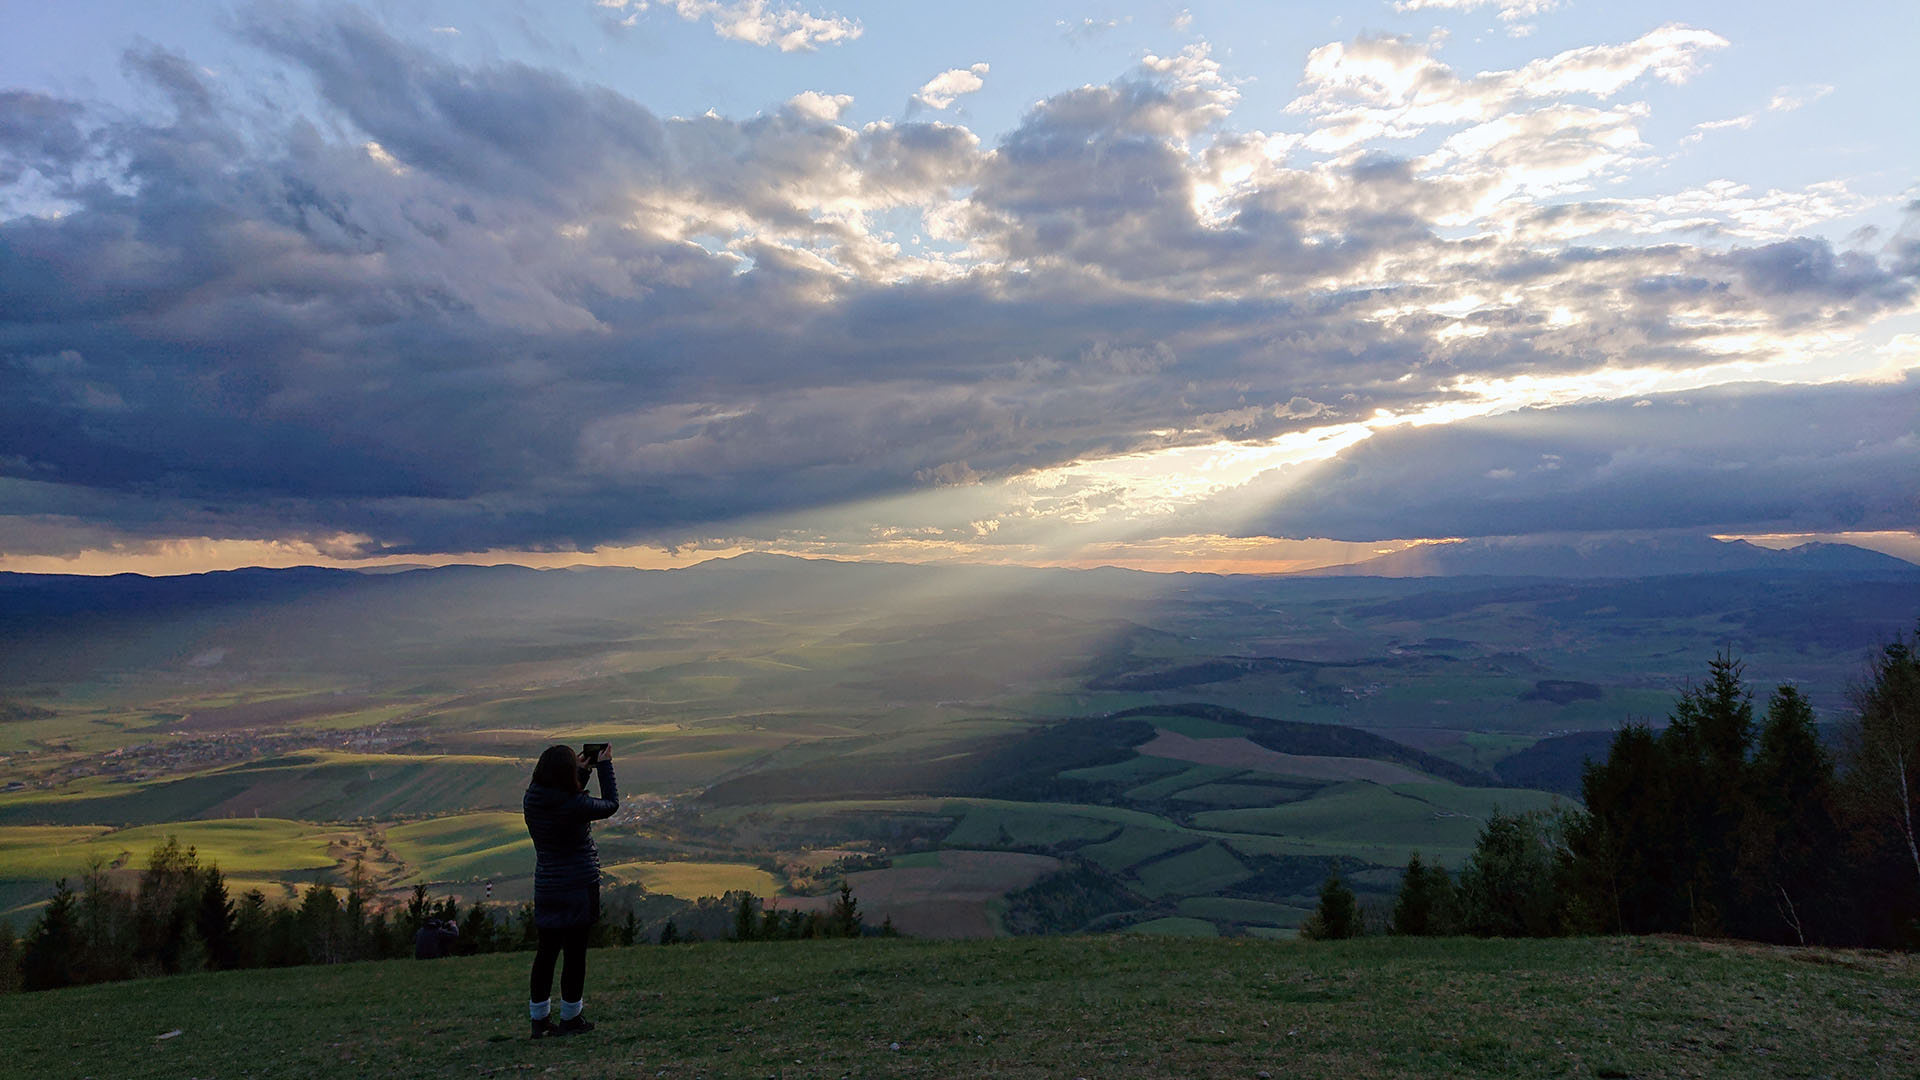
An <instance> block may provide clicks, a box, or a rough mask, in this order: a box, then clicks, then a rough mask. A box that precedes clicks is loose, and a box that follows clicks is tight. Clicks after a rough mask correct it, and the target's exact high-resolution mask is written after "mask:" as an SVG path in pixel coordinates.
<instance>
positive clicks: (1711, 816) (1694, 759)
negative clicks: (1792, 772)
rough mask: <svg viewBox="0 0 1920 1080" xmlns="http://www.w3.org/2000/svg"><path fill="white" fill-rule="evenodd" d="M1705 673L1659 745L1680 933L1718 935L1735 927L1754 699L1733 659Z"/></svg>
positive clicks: (1720, 660)
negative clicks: (1669, 808) (1672, 833)
mask: <svg viewBox="0 0 1920 1080" xmlns="http://www.w3.org/2000/svg"><path fill="white" fill-rule="evenodd" d="M1707 667H1708V677H1707V681H1706V682H1705V683H1704V684H1701V685H1696V686H1691V687H1688V688H1687V690H1686V691H1685V692H1684V693H1682V694H1681V695H1680V700H1679V701H1678V702H1676V703H1675V704H1674V709H1673V713H1672V715H1671V717H1670V719H1669V721H1668V724H1667V729H1666V731H1664V732H1663V733H1661V736H1660V742H1661V746H1662V748H1663V749H1664V750H1665V751H1666V753H1667V758H1668V767H1669V769H1670V770H1671V771H1670V780H1671V784H1672V786H1671V788H1670V791H1671V794H1672V796H1673V805H1674V809H1675V810H1677V811H1678V814H1677V820H1676V822H1675V824H1676V826H1677V828H1678V829H1679V830H1680V833H1681V835H1682V836H1683V837H1684V847H1683V848H1682V850H1681V851H1680V852H1679V854H1680V855H1681V856H1682V858H1683V859H1684V860H1685V861H1684V862H1683V863H1682V865H1681V867H1680V871H1681V872H1680V873H1679V874H1678V875H1677V877H1678V879H1679V885H1680V890H1681V891H1680V893H1679V894H1678V896H1677V897H1676V901H1679V900H1682V899H1683V900H1684V902H1685V907H1686V913H1687V914H1686V923H1685V925H1684V926H1681V927H1677V929H1683V930H1685V931H1686V932H1688V933H1693V934H1722V933H1727V932H1729V931H1730V930H1732V929H1734V927H1735V925H1736V924H1737V923H1738V922H1739V912H1738V908H1739V897H1738V895H1737V886H1736V875H1737V872H1738V868H1739V862H1740V850H1739V849H1740V842H1739V831H1740V824H1741V821H1742V819H1744V818H1745V816H1746V811H1747V803H1748V800H1749V792H1750V789H1749V787H1748V783H1747V772H1746V764H1747V754H1748V752H1749V751H1750V750H1751V749H1752V747H1753V693H1752V691H1750V690H1749V689H1748V688H1747V685H1746V683H1745V682H1743V681H1742V680H1741V675H1742V673H1743V671H1744V668H1745V666H1744V665H1743V664H1742V663H1741V662H1740V661H1739V660H1736V659H1734V658H1733V656H1732V655H1731V654H1729V653H1721V654H1719V655H1717V656H1715V657H1714V658H1713V660H1712V662H1711V663H1709V664H1708V665H1707Z"/></svg>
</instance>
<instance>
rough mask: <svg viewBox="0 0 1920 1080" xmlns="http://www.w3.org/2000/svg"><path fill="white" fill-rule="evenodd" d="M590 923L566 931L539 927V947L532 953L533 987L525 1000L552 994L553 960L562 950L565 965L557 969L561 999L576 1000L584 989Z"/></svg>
mask: <svg viewBox="0 0 1920 1080" xmlns="http://www.w3.org/2000/svg"><path fill="white" fill-rule="evenodd" d="M592 929H593V926H592V924H591V923H589V924H587V925H585V926H570V927H568V928H566V929H565V930H544V929H543V930H541V931H540V948H539V949H538V950H537V951H535V952H534V954H533V990H532V992H531V993H529V994H528V995H527V1000H528V1001H547V1000H550V999H551V998H552V996H553V962H554V961H555V960H558V959H559V958H560V953H561V951H562V950H565V952H566V954H567V964H566V967H564V968H562V969H561V970H560V1000H562V1001H579V1000H580V995H581V994H584V993H586V989H587V933H588V931H590V930H592Z"/></svg>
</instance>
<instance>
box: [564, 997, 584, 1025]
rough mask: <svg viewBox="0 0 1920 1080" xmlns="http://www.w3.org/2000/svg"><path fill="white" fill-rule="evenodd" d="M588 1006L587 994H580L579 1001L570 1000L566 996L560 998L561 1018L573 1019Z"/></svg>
mask: <svg viewBox="0 0 1920 1080" xmlns="http://www.w3.org/2000/svg"><path fill="white" fill-rule="evenodd" d="M586 1007H587V997H586V995H585V994H582V995H580V1000H579V1001H568V1000H567V999H566V998H561V999H560V1019H562V1020H571V1019H573V1018H574V1017H576V1016H579V1015H580V1010H581V1009H584V1008H586Z"/></svg>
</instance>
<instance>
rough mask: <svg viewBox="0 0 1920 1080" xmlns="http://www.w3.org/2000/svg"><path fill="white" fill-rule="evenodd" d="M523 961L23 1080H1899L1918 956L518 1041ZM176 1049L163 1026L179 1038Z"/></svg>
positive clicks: (1234, 977)
mask: <svg viewBox="0 0 1920 1080" xmlns="http://www.w3.org/2000/svg"><path fill="white" fill-rule="evenodd" d="M526 963H527V956H526V955H525V954H517V955H495V956H484V957H475V958H466V959H455V960H445V961H437V962H433V963H417V962H414V961H387V962H381V963H363V964H348V965H340V966H335V967H306V968H294V969H279V970H270V971H244V972H241V971H236V972H223V973H218V974H206V975H193V976H182V977H174V978H167V979H159V980H146V981H139V982H131V983H117V984H105V985H97V986H88V987H81V988H75V989H69V990H60V991H53V992H49V993H47V994H44V995H35V996H33V997H31V998H25V999H16V1000H17V1001H18V1002H19V1003H20V1004H21V1005H23V1006H31V1007H19V1008H11V1009H7V1010H0V1045H3V1046H5V1047H6V1048H7V1050H8V1055H9V1057H10V1059H11V1060H10V1061H9V1067H10V1069H17V1074H18V1075H22V1076H36V1077H45V1078H48V1080H55V1078H64V1077H76V1078H77V1077H83V1076H96V1077H104V1076H113V1077H123V1078H135V1077H168V1078H172V1077H182V1076H197V1077H219V1078H221V1080H227V1078H238V1077H263V1078H264V1077H310V1076H324V1075H333V1076H357V1077H423V1078H432V1077H471V1076H498V1075H505V1076H518V1075H526V1074H552V1075H565V1076H569V1077H623V1078H624V1077H636V1076H665V1077H686V1078H691V1077H698V1076H709V1077H732V1076H739V1077H843V1076H874V1077H892V1076H902V1077H906V1076H923V1077H957V1076H995V1077H1041V1076H1046V1077H1060V1076H1065V1077H1073V1076H1088V1077H1094V1076H1136V1077H1140V1076H1144V1077H1154V1076H1182V1077H1188V1076H1200V1077H1212V1076H1220V1077H1256V1076H1260V1075H1267V1074H1270V1075H1272V1076H1276V1077H1314V1076H1328V1077H1402V1076H1404V1077H1429V1076H1449V1075H1456V1076H1496V1077H1532V1076H1541V1077H1548V1076H1551V1077H1628V1076H1632V1077H1666V1076H1702V1075H1712V1076H1844V1077H1910V1076H1912V1075H1913V1073H1912V1069H1913V1062H1914V1061H1916V1060H1920V966H1917V965H1916V963H1915V960H1914V958H1913V957H1910V956H1888V955H1882V954H1873V953H1847V952H1832V951H1820V950H1789V949H1770V948H1762V947H1753V946H1741V945H1720V944H1703V943H1694V942H1683V941H1675V940H1656V939H1585V940H1549V941H1477V940H1468V939H1457V940H1432V939H1422V940H1414V939H1397V938H1396V939H1382V938H1372V939H1362V940H1359V941H1352V942H1344V943H1315V944H1308V943H1296V942H1265V941H1258V940H1252V939H1233V940H1179V939H1169V938H1152V937H1145V936H1132V935H1129V936H1117V937H1103V938H1079V937H1067V938H1044V939H1017V940H1000V941H991V942H925V941H913V940H894V941H885V940H871V939H870V940H865V941H839V942H807V943H786V944H754V945H735V944H721V943H713V944H706V945H693V946H676V947H672V948H657V947H655V948H632V949H609V950H600V951H597V952H595V953H593V954H592V959H591V963H592V964H593V968H592V973H591V976H590V978H589V982H588V990H587V1008H588V1015H589V1016H590V1017H592V1018H594V1019H595V1020H596V1021H597V1022H599V1023H600V1024H601V1027H600V1029H599V1030H598V1031H595V1032H593V1033H591V1034H589V1035H585V1036H578V1037H573V1038H569V1039H564V1040H555V1041H541V1042H531V1041H529V1040H527V1039H526V1020H525V1013H524V1006H523V1004H522V999H523V997H524V994H525V989H524V986H525V983H524V980H525V977H526ZM176 1032H177V1034H175V1033H176Z"/></svg>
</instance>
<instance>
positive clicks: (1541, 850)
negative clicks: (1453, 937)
mask: <svg viewBox="0 0 1920 1080" xmlns="http://www.w3.org/2000/svg"><path fill="white" fill-rule="evenodd" d="M1544 828H1545V822H1543V821H1542V820H1541V819H1539V818H1537V817H1534V816H1531V815H1524V816H1521V815H1513V814H1504V813H1501V812H1500V811H1498V810H1496V811H1494V812H1493V814H1492V815H1491V816H1489V817H1488V818H1487V822H1486V824H1485V825H1484V826H1482V827H1481V830H1480V838H1479V840H1478V842H1476V843H1475V844H1474V848H1473V855H1472V856H1471V857H1469V858H1468V859H1467V865H1466V866H1465V867H1464V868H1462V869H1461V871H1460V922H1461V927H1462V929H1464V930H1466V931H1467V932H1468V933H1470V934H1478V935H1480V936H1482V937H1549V936H1552V935H1554V934H1557V933H1559V931H1560V923H1559V906H1560V905H1559V896H1558V893H1557V891H1556V889H1555V880H1554V866H1553V856H1552V853H1551V852H1550V850H1549V849H1548V847H1547V845H1546V843H1545V837H1544V836H1543V835H1542V834H1543V830H1544Z"/></svg>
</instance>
